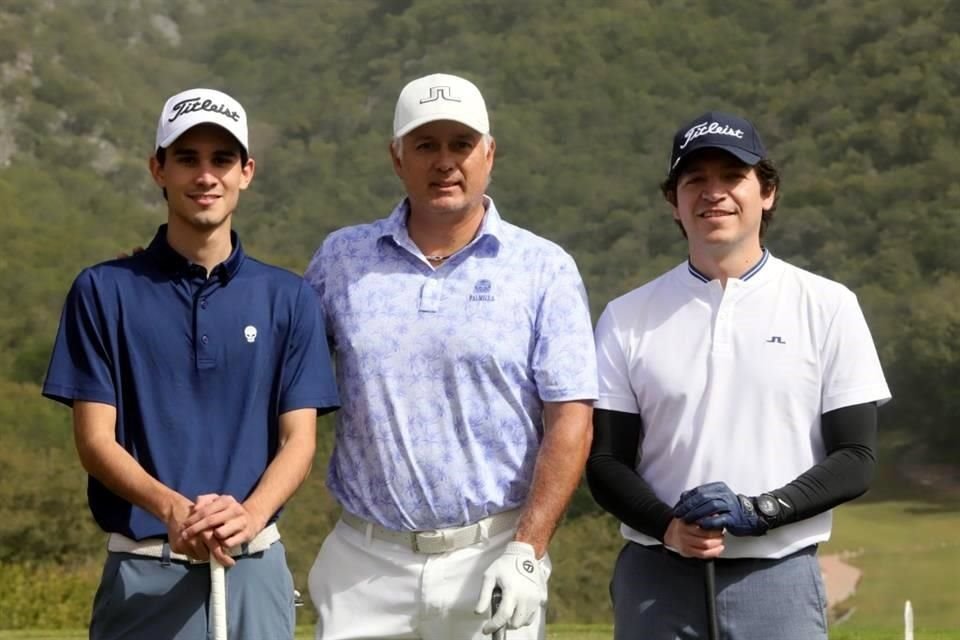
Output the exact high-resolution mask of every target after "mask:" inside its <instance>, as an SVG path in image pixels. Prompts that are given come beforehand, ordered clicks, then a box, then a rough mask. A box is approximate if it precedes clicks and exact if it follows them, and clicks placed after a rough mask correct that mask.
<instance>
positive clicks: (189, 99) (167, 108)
mask: <svg viewBox="0 0 960 640" xmlns="http://www.w3.org/2000/svg"><path fill="white" fill-rule="evenodd" d="M208 123H209V124H215V125H218V126H220V127H223V128H224V129H226V130H227V131H229V132H230V133H231V134H232V135H233V137H234V138H236V139H237V142H239V143H240V144H241V145H242V146H243V149H244V151H247V152H248V153H249V151H250V147H249V145H248V143H247V113H246V112H245V111H244V110H243V107H241V106H240V103H239V102H237V101H236V100H234V99H233V98H231V97H230V96H228V95H227V94H225V93H223V92H222V91H216V90H215V89H189V90H187V91H181V92H180V93H178V94H177V95H175V96H172V97H170V98H169V99H168V100H167V102H166V104H164V105H163V111H161V112H160V122H158V123H157V147H156V148H157V149H166V148H167V147H169V146H170V145H171V144H173V141H174V140H176V139H177V138H179V137H180V136H181V135H183V133H184V132H185V131H187V130H188V129H192V128H193V127H195V126H197V125H198V124H208Z"/></svg>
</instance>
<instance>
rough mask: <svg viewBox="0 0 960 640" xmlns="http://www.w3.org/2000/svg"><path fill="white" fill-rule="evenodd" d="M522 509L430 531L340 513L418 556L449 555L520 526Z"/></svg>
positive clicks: (364, 530) (353, 525) (351, 524)
mask: <svg viewBox="0 0 960 640" xmlns="http://www.w3.org/2000/svg"><path fill="white" fill-rule="evenodd" d="M519 519H520V509H511V510H510V511H503V512H501V513H498V514H495V515H492V516H489V517H487V518H484V519H483V520H479V521H477V522H474V523H473V524H468V525H466V526H464V527H451V528H449V529H433V530H430V531H394V530H393V529H387V528H386V527H381V526H380V525H378V524H374V523H372V522H368V521H366V520H364V519H363V518H361V517H359V516H355V515H353V514H352V513H350V512H348V511H344V512H343V513H341V514H340V520H342V521H343V523H344V524H346V525H348V526H349V527H351V528H353V529H356V530H357V531H359V532H360V533H363V534H365V535H367V536H370V537H371V538H375V539H376V540H382V541H384V542H391V543H393V544H399V545H402V546H404V547H407V548H409V549H410V550H411V551H416V552H418V553H431V554H433V553H446V552H448V551H455V550H457V549H463V548H464V547H469V546H470V545H472V544H476V543H477V542H483V541H485V540H488V539H490V538H491V537H493V536H495V535H498V534H500V533H503V532H505V531H509V530H510V529H513V528H515V527H516V526H517V521H518V520H519Z"/></svg>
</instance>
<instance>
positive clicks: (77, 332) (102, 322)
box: [42, 269, 117, 406]
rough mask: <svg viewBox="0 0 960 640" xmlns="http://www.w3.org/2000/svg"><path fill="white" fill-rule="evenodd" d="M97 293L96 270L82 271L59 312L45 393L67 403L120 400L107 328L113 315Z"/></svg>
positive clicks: (110, 402) (107, 402)
mask: <svg viewBox="0 0 960 640" xmlns="http://www.w3.org/2000/svg"><path fill="white" fill-rule="evenodd" d="M97 293H98V292H97V289H96V284H95V280H94V276H93V272H92V271H91V270H89V269H87V270H85V271H83V272H82V273H81V274H80V275H79V276H77V279H76V280H75V281H74V282H73V286H71V287H70V292H69V293H68V294H67V299H66V302H65V303H64V306H63V312H62V313H61V315H60V327H59V329H58V330H57V338H56V341H55V342H54V345H53V353H52V354H51V356H50V366H49V367H48V369H47V375H46V378H45V379H44V382H43V389H42V393H43V395H44V396H46V397H47V398H50V399H52V400H56V401H57V402H62V403H64V404H66V405H68V406H73V402H74V401H75V400H83V401H88V402H102V403H105V404H112V405H114V406H116V404H117V394H116V385H115V381H114V379H113V370H114V367H113V362H112V360H113V358H112V354H111V347H110V340H109V331H108V329H107V327H109V326H110V324H111V319H110V318H107V317H105V313H106V311H105V307H104V305H103V304H101V302H100V300H98V297H97ZM113 324H115V321H114V322H113Z"/></svg>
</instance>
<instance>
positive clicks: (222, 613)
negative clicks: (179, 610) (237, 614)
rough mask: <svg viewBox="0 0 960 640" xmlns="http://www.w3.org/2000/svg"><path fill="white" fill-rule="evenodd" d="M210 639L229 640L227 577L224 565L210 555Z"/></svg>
mask: <svg viewBox="0 0 960 640" xmlns="http://www.w3.org/2000/svg"><path fill="white" fill-rule="evenodd" d="M210 639H211V640H227V579H226V570H225V569H224V568H223V565H222V564H220V563H219V562H217V560H216V559H215V558H214V557H213V556H212V555H211V556H210Z"/></svg>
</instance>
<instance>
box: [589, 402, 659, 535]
mask: <svg viewBox="0 0 960 640" xmlns="http://www.w3.org/2000/svg"><path fill="white" fill-rule="evenodd" d="M642 441H643V423H642V422H641V420H640V416H639V415H637V414H635V413H624V412H622V411H609V410H606V409H594V411H593V445H592V446H591V448H590V457H589V458H588V459H587V484H588V485H589V486H590V493H592V494H593V499H594V500H596V501H597V504H599V505H600V506H601V507H603V508H604V509H606V510H607V511H609V512H610V513H612V514H613V515H614V516H616V517H617V518H618V519H619V520H620V521H621V522H624V523H626V524H627V525H628V526H630V527H633V528H634V529H636V530H637V531H639V532H641V533H644V534H646V535H648V536H651V537H653V538H656V539H657V540H660V541H662V540H663V536H664V534H665V533H666V532H667V526H669V524H670V521H671V520H672V519H673V509H672V508H671V507H670V506H669V505H667V504H666V503H664V502H662V501H661V500H660V499H659V498H657V496H656V494H655V493H654V492H653V489H652V488H651V487H650V485H649V484H647V482H646V481H645V480H644V479H643V478H641V477H640V474H638V473H637V472H636V468H637V462H639V456H640V443H641V442H642Z"/></svg>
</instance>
